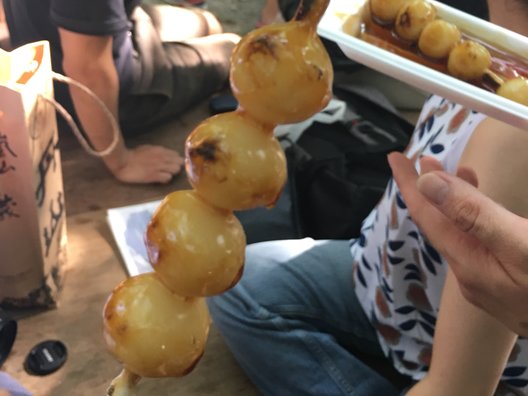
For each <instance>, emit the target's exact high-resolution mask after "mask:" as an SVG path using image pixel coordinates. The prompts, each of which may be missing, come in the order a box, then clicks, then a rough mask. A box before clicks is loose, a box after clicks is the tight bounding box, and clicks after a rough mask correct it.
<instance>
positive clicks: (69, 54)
mask: <svg viewBox="0 0 528 396" xmlns="http://www.w3.org/2000/svg"><path fill="white" fill-rule="evenodd" d="M59 35H60V39H61V46H62V51H63V69H64V72H65V74H66V75H67V76H68V77H70V78H73V79H75V80H77V81H78V82H80V83H82V84H84V85H86V86H87V87H88V88H90V89H91V90H92V91H93V92H94V93H95V94H96V95H97V96H99V98H100V99H101V100H102V101H103V102H104V103H105V105H106V106H107V107H108V109H109V110H110V112H111V113H112V114H113V115H114V117H115V118H116V120H119V118H118V100H119V76H118V75H117V70H116V68H115V65H114V60H113V56H112V41H113V39H112V37H111V36H92V35H85V34H79V33H75V32H71V31H69V30H66V29H62V28H59ZM70 92H71V96H72V100H73V103H74V106H75V110H76V112H77V115H78V117H79V120H80V122H81V124H82V127H83V129H84V131H85V132H86V134H87V135H88V137H89V139H90V142H91V144H92V145H93V146H94V148H95V149H97V150H101V149H104V148H106V147H108V145H109V144H110V142H111V141H112V136H113V135H112V133H113V131H112V129H111V124H110V122H109V120H108V119H107V117H106V115H105V114H104V113H103V112H102V111H101V109H100V108H99V106H98V105H97V104H96V103H95V102H94V101H93V99H92V98H90V97H88V96H87V95H86V94H85V93H83V92H81V91H80V90H79V89H77V88H71V89H70ZM103 160H104V162H105V164H106V166H107V167H108V169H109V170H110V171H111V172H112V173H113V174H114V176H115V177H116V178H117V179H119V180H121V181H123V182H128V183H151V182H168V181H170V179H171V178H172V176H173V175H174V174H176V173H177V172H179V171H180V169H181V166H182V164H183V161H182V159H181V157H180V156H179V155H178V154H177V153H176V152H175V151H172V150H168V149H165V148H163V147H158V146H140V147H138V148H136V149H128V148H127V147H126V146H125V143H124V141H123V138H122V135H121V132H120V131H119V142H118V144H117V146H116V148H115V150H113V151H112V153H110V154H109V155H107V156H105V157H103Z"/></svg>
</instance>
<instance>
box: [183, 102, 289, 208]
mask: <svg viewBox="0 0 528 396" xmlns="http://www.w3.org/2000/svg"><path fill="white" fill-rule="evenodd" d="M185 166H186V170H187V176H188V178H189V182H190V183H191V185H192V186H193V188H194V189H195V190H196V193H197V194H198V195H199V196H200V197H201V198H202V199H203V200H204V201H206V202H208V203H209V204H211V205H212V206H216V207H217V208H221V209H228V210H244V209H250V208H255V207H258V206H272V205H273V204H274V203H275V202H276V200H277V199H278V197H279V195H280V193H281V191H282V188H283V186H284V183H285V181H286V159H285V157H284V152H283V150H282V148H281V146H280V144H279V142H278V141H277V139H275V138H274V137H273V127H272V126H265V125H263V124H261V123H259V122H257V121H255V120H254V119H253V118H251V117H249V116H248V114H247V113H244V112H241V111H234V112H230V113H224V114H219V115H217V116H214V117H211V118H208V119H207V120H205V121H204V122H202V123H201V124H200V125H198V127H197V128H196V129H195V130H194V131H193V132H192V133H191V134H190V135H189V137H188V138H187V141H186V143H185Z"/></svg>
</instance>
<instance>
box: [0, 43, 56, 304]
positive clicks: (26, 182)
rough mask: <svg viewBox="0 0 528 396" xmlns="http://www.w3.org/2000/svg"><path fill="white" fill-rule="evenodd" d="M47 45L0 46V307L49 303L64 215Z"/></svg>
mask: <svg viewBox="0 0 528 396" xmlns="http://www.w3.org/2000/svg"><path fill="white" fill-rule="evenodd" d="M45 98H53V80H52V70H51V60H50V50H49V44H48V43H47V42H37V43H33V44H28V45H25V46H23V47H20V48H18V49H16V50H14V51H12V52H5V51H1V50H0V304H1V305H4V306H5V305H8V306H17V307H38V306H44V307H50V306H54V305H55V304H56V302H57V296H58V292H59V290H60V288H61V283H62V277H63V272H64V264H65V261H66V221H65V219H66V214H65V205H64V189H63V183H62V172H61V159H60V153H59V149H58V133H57V124H56V118H55V117H56V116H55V108H54V107H53V105H52V104H50V103H49V102H48V101H46V100H45Z"/></svg>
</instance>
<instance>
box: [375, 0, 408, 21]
mask: <svg viewBox="0 0 528 396" xmlns="http://www.w3.org/2000/svg"><path fill="white" fill-rule="evenodd" d="M410 1H411V0H370V10H371V12H372V15H374V16H375V17H376V18H377V19H379V20H380V21H382V22H386V23H392V22H394V20H395V19H396V15H398V11H400V9H401V8H402V7H403V6H404V5H405V4H407V3H409V2H410Z"/></svg>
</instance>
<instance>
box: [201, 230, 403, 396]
mask: <svg viewBox="0 0 528 396" xmlns="http://www.w3.org/2000/svg"><path fill="white" fill-rule="evenodd" d="M352 280H353V279H352V257H351V255H350V251H349V243H348V242H347V241H313V240H312V239H302V240H289V241H273V242H262V243H257V244H253V245H249V246H248V249H247V255H246V268H245V271H244V275H243V277H242V280H241V281H240V282H239V283H238V284H237V285H236V286H235V287H234V288H233V289H232V290H230V291H228V292H226V293H224V294H222V295H219V296H216V297H212V298H209V299H208V305H209V309H210V312H211V315H212V317H213V321H214V324H215V325H216V327H217V328H218V329H219V331H220V332H221V334H222V336H223V337H224V339H225V341H226V343H227V344H228V346H229V348H230V349H231V351H232V352H233V354H234V356H235V358H236V360H237V361H238V362H239V364H240V365H241V367H242V368H243V369H244V371H245V372H246V373H247V375H248V376H249V377H250V379H251V380H252V382H253V383H254V384H255V385H256V386H257V388H258V389H259V391H260V392H261V393H262V394H264V395H280V396H288V395H292V396H299V395H317V396H324V395H354V396H392V395H399V391H398V389H397V388H396V387H395V386H394V385H393V384H392V383H391V382H389V381H388V380H387V379H385V378H384V377H383V376H381V375H380V374H379V373H378V372H376V371H375V370H373V369H371V368H370V367H369V366H368V365H367V364H365V363H364V362H363V361H362V360H360V359H359V358H358V357H357V356H358V355H364V356H367V357H372V358H375V359H384V357H383V352H382V351H381V348H380V346H379V343H378V340H377V337H376V334H375V331H374V329H373V327H372V326H371V324H370V322H369V320H368V318H367V317H366V315H365V313H364V312H363V309H362V308H361V306H360V305H359V303H358V301H357V298H356V295H355V293H354V290H353V283H352ZM351 351H354V352H351Z"/></svg>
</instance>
